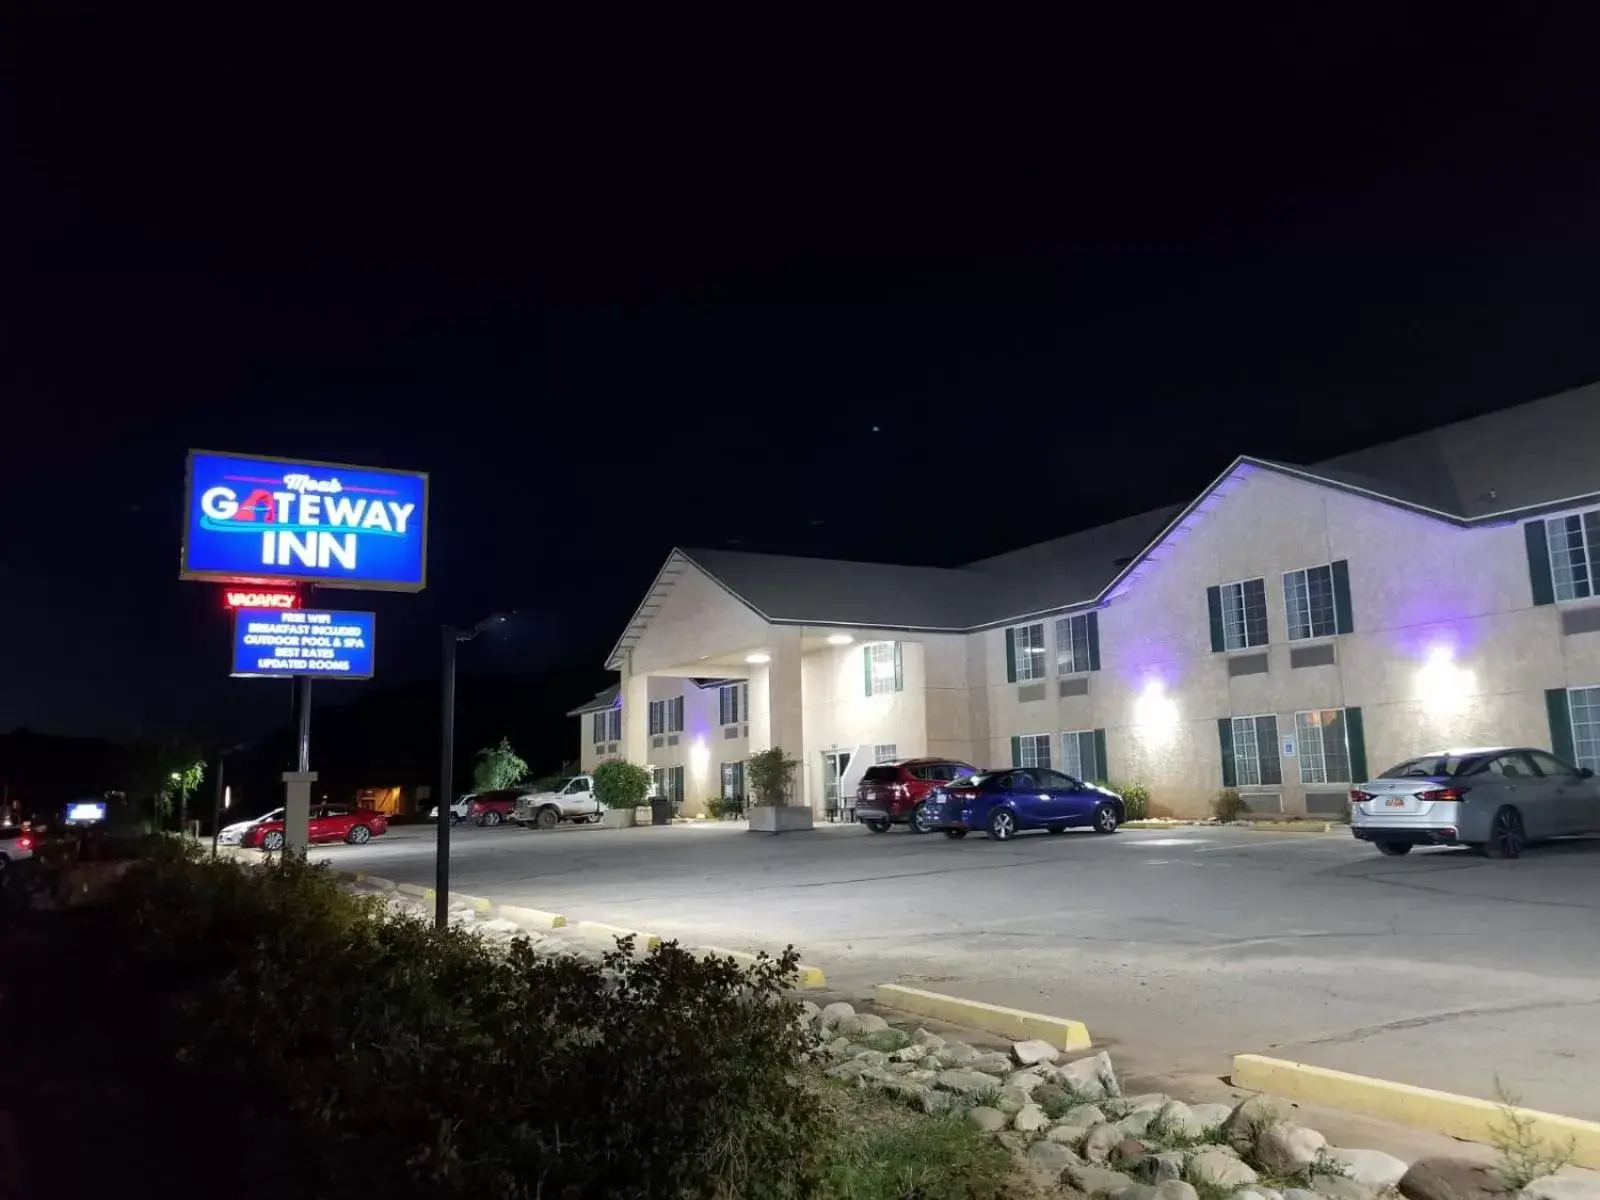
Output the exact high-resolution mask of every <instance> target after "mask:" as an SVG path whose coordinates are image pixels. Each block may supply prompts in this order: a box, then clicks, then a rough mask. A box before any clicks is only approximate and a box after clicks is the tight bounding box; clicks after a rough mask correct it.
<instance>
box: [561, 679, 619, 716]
mask: <svg viewBox="0 0 1600 1200" xmlns="http://www.w3.org/2000/svg"><path fill="white" fill-rule="evenodd" d="M621 695H622V685H621V684H612V685H611V686H610V687H608V688H607V689H606V690H605V691H603V692H596V693H595V694H594V699H593V700H590V701H589V702H588V703H587V704H580V705H578V707H577V708H574V709H571V710H569V711H568V712H567V716H569V717H581V716H583V714H584V713H592V712H604V711H605V710H606V709H608V708H614V707H615V706H616V703H617V700H618V698H619V697H621Z"/></svg>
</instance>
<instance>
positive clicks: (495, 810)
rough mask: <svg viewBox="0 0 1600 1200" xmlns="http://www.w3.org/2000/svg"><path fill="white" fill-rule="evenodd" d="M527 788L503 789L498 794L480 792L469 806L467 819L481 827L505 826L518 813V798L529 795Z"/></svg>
mask: <svg viewBox="0 0 1600 1200" xmlns="http://www.w3.org/2000/svg"><path fill="white" fill-rule="evenodd" d="M527 791H528V789H527V788H501V789H500V790H499V791H498V792H479V793H478V794H477V795H476V796H474V797H473V798H472V803H471V804H469V805H467V819H468V820H469V821H476V822H477V823H478V824H479V825H490V826H493V825H503V824H505V823H506V822H507V821H509V820H510V819H511V814H512V813H513V812H515V811H516V808H517V797H519V796H523V795H526V794H527Z"/></svg>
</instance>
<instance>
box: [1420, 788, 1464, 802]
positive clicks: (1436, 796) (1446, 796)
mask: <svg viewBox="0 0 1600 1200" xmlns="http://www.w3.org/2000/svg"><path fill="white" fill-rule="evenodd" d="M1466 798H1467V793H1466V791H1465V790H1463V789H1462V788H1429V789H1428V790H1427V791H1425V792H1418V793H1417V799H1418V800H1465V799H1466Z"/></svg>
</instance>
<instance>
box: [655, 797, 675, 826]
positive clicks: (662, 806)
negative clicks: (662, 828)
mask: <svg viewBox="0 0 1600 1200" xmlns="http://www.w3.org/2000/svg"><path fill="white" fill-rule="evenodd" d="M650 824H652V825H671V824H672V801H671V800H669V799H667V798H666V797H665V796H657V797H656V798H655V799H653V800H651V801H650Z"/></svg>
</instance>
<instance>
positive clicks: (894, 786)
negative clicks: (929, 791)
mask: <svg viewBox="0 0 1600 1200" xmlns="http://www.w3.org/2000/svg"><path fill="white" fill-rule="evenodd" d="M910 790H911V789H910V788H908V787H906V785H905V784H903V783H891V784H890V785H889V793H890V795H892V796H895V797H902V796H904V795H905V794H906V793H907V792H909V791H910Z"/></svg>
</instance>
